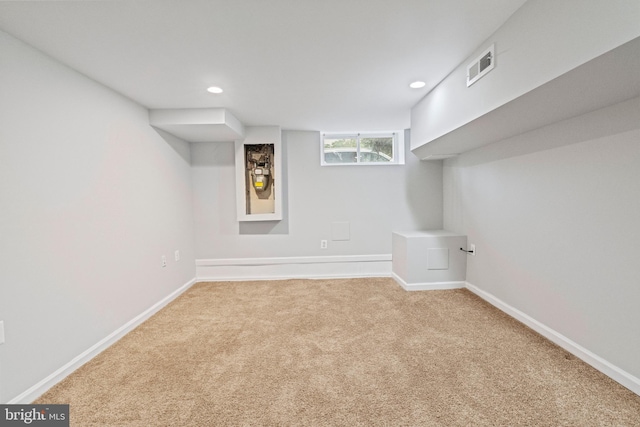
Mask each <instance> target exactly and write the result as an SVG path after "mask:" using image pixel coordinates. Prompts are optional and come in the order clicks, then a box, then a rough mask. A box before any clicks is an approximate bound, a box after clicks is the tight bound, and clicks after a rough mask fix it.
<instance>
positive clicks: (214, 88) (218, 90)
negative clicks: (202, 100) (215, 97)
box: [207, 86, 224, 93]
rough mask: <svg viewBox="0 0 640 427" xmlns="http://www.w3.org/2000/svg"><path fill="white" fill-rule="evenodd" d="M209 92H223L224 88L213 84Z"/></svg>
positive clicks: (208, 89)
mask: <svg viewBox="0 0 640 427" xmlns="http://www.w3.org/2000/svg"><path fill="white" fill-rule="evenodd" d="M207 92H211V93H222V92H224V91H223V90H222V88H219V87H218V86H211V87H208V88H207Z"/></svg>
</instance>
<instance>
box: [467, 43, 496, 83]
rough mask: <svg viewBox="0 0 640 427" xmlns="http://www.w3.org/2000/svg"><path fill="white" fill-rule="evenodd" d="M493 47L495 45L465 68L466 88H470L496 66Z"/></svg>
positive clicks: (493, 45)
mask: <svg viewBox="0 0 640 427" xmlns="http://www.w3.org/2000/svg"><path fill="white" fill-rule="evenodd" d="M495 46H496V45H495V44H492V45H491V46H490V47H489V48H488V49H487V50H485V51H484V52H482V54H481V55H480V56H478V57H477V58H476V59H475V60H474V61H473V62H472V63H471V64H469V65H468V66H467V87H469V86H471V85H472V84H474V83H475V82H477V81H478V80H480V79H481V78H482V77H483V76H484V75H485V74H487V73H488V72H489V71H491V70H493V68H494V67H495V64H496V57H495Z"/></svg>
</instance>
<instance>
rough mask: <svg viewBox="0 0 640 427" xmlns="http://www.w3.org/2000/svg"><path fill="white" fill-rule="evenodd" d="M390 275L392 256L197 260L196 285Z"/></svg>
mask: <svg viewBox="0 0 640 427" xmlns="http://www.w3.org/2000/svg"><path fill="white" fill-rule="evenodd" d="M389 276H391V254H382V255H341V256H317V257H274V258H227V259H198V260H196V277H197V279H198V281H199V282H209V281H211V282H217V281H226V280H229V281H234V280H279V279H297V278H306V279H330V278H352V277H389Z"/></svg>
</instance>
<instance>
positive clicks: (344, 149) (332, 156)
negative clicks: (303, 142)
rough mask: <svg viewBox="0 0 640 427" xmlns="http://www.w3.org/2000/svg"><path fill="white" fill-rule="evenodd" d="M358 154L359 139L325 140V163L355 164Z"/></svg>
mask: <svg viewBox="0 0 640 427" xmlns="http://www.w3.org/2000/svg"><path fill="white" fill-rule="evenodd" d="M357 153H358V140H357V137H356V136H354V137H351V138H350V137H344V138H340V137H338V138H325V139H324V161H325V163H355V162H356V156H357Z"/></svg>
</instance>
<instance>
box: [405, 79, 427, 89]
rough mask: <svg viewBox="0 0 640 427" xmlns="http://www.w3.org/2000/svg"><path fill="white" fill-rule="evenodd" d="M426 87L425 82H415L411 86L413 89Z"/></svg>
mask: <svg viewBox="0 0 640 427" xmlns="http://www.w3.org/2000/svg"><path fill="white" fill-rule="evenodd" d="M425 85H426V83H425V82H421V81H420V80H418V81H416V82H413V83H411V84H410V85H409V87H410V88H412V89H420V88H422V87H424V86H425Z"/></svg>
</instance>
